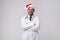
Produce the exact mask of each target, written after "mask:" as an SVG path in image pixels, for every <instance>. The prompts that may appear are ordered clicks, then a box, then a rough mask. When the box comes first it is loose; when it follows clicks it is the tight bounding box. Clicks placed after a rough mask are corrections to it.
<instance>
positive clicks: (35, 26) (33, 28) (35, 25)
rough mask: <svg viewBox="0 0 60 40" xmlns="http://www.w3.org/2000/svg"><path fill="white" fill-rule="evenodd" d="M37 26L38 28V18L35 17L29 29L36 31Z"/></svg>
mask: <svg viewBox="0 0 60 40" xmlns="http://www.w3.org/2000/svg"><path fill="white" fill-rule="evenodd" d="M39 28H40V26H39V18H36V20H35V22H34V26H33V27H32V28H30V29H29V30H33V31H37V30H38V29H39Z"/></svg>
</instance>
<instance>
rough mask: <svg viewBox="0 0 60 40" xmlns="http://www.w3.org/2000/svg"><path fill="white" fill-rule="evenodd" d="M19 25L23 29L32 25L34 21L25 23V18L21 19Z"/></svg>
mask: <svg viewBox="0 0 60 40" xmlns="http://www.w3.org/2000/svg"><path fill="white" fill-rule="evenodd" d="M21 26H22V28H23V29H24V30H27V29H30V28H31V27H33V26H34V22H29V23H28V24H26V23H25V19H24V18H22V19H21Z"/></svg>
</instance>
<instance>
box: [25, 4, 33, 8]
mask: <svg viewBox="0 0 60 40" xmlns="http://www.w3.org/2000/svg"><path fill="white" fill-rule="evenodd" d="M29 7H32V8H34V6H33V5H32V4H27V5H26V6H25V9H28V8H29Z"/></svg>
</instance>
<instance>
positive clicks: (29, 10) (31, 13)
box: [27, 7, 35, 16]
mask: <svg viewBox="0 0 60 40" xmlns="http://www.w3.org/2000/svg"><path fill="white" fill-rule="evenodd" d="M27 11H28V14H29V15H30V16H32V15H33V13H34V11H35V10H34V9H33V8H32V7H29V8H28V10H27Z"/></svg>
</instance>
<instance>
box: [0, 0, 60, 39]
mask: <svg viewBox="0 0 60 40" xmlns="http://www.w3.org/2000/svg"><path fill="white" fill-rule="evenodd" d="M28 3H32V4H33V5H34V6H35V9H36V10H35V13H36V15H38V16H39V18H40V29H39V39H40V40H60V0H27V1H26V0H0V40H22V33H23V31H22V29H21V23H20V22H21V17H23V16H25V15H26V14H27V12H26V10H25V9H24V7H25V5H26V4H28Z"/></svg>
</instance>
